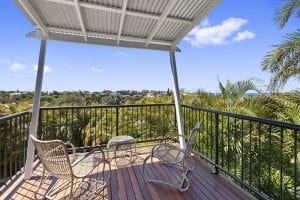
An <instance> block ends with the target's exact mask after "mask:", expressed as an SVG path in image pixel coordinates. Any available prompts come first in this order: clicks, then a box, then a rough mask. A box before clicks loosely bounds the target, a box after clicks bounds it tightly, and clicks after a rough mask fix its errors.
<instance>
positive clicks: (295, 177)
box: [294, 130, 298, 199]
mask: <svg viewBox="0 0 300 200" xmlns="http://www.w3.org/2000/svg"><path fill="white" fill-rule="evenodd" d="M297 140H298V137H297V130H294V199H297V185H298V171H297V170H298V169H297V168H298V166H297Z"/></svg>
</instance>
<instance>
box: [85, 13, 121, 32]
mask: <svg viewBox="0 0 300 200" xmlns="http://www.w3.org/2000/svg"><path fill="white" fill-rule="evenodd" d="M82 15H83V18H84V23H85V26H86V30H87V31H93V32H100V33H108V34H116V33H118V28H119V23H120V17H121V15H120V14H118V13H112V12H105V11H101V10H96V9H88V8H82Z"/></svg>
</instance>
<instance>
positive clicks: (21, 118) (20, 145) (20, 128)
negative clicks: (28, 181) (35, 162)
mask: <svg viewBox="0 0 300 200" xmlns="http://www.w3.org/2000/svg"><path fill="white" fill-rule="evenodd" d="M24 116H25V114H24V115H22V116H20V118H19V119H20V124H19V134H20V135H19V142H18V155H19V165H18V170H20V169H21V168H22V167H23V165H22V153H23V146H22V143H23V142H22V141H23V124H24V123H23V118H24ZM0 155H1V154H0ZM0 160H1V158H0ZM0 172H1V167H0Z"/></svg>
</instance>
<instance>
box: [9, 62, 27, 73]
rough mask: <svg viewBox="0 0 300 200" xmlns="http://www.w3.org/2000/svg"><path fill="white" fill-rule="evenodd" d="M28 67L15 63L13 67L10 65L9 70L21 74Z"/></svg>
mask: <svg viewBox="0 0 300 200" xmlns="http://www.w3.org/2000/svg"><path fill="white" fill-rule="evenodd" d="M25 69H26V67H25V65H23V64H21V63H19V62H14V63H12V64H11V65H9V70H10V71H13V72H19V71H23V70H25Z"/></svg>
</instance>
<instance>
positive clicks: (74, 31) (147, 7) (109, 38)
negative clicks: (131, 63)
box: [15, 0, 220, 51]
mask: <svg viewBox="0 0 300 200" xmlns="http://www.w3.org/2000/svg"><path fill="white" fill-rule="evenodd" d="M15 2H16V4H17V5H18V6H19V8H20V9H21V10H22V11H23V12H24V13H25V15H26V16H27V17H28V19H29V20H30V21H31V23H32V24H33V26H34V27H35V28H36V31H35V32H31V33H29V34H28V36H29V37H38V38H39V37H44V38H47V39H50V40H60V41H69V42H79V43H90V44H98V45H109V46H122V47H133V48H144V49H156V50H164V51H170V50H173V51H174V50H177V51H178V50H179V49H177V48H176V45H177V44H178V42H180V41H181V40H182V39H183V38H184V37H185V36H186V35H187V34H188V33H189V32H190V31H191V30H192V29H193V28H194V27H195V26H196V25H198V23H199V22H200V21H201V19H203V18H204V17H205V16H206V15H207V14H208V13H209V12H210V11H211V10H212V9H213V8H214V7H215V6H216V5H217V4H218V3H219V2H220V0H15Z"/></svg>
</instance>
